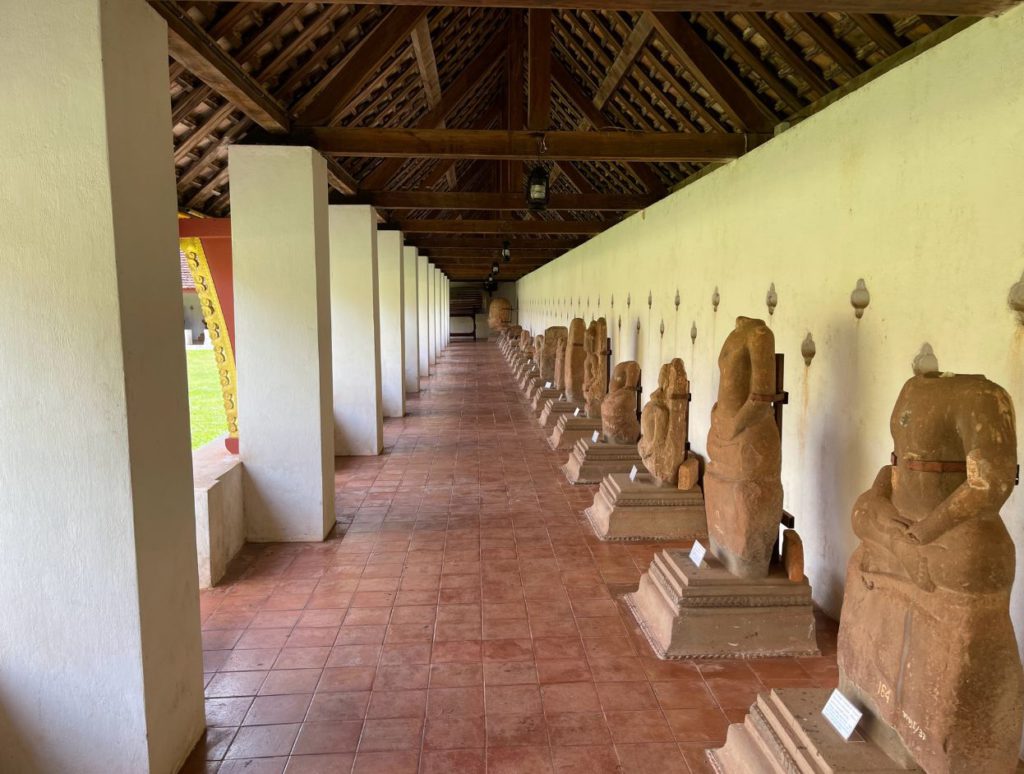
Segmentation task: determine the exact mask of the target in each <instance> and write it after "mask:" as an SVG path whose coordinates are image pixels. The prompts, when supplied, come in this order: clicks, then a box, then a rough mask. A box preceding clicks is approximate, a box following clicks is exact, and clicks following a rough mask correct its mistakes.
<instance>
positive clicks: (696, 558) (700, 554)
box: [690, 540, 708, 567]
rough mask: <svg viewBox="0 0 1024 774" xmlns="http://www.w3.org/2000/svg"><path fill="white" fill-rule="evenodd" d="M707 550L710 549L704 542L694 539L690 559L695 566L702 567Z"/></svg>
mask: <svg viewBox="0 0 1024 774" xmlns="http://www.w3.org/2000/svg"><path fill="white" fill-rule="evenodd" d="M707 552H708V550H707V549H706V548H705V547H704V544H703V543H701V542H700V541H699V540H694V541H693V546H692V547H691V548H690V561H691V562H693V566H694V567H700V565H701V563H702V562H703V561H704V555H705V554H706V553H707Z"/></svg>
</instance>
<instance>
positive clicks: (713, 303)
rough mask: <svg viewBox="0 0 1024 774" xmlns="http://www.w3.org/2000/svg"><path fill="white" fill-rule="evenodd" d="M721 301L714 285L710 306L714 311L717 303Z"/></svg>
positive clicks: (716, 308) (716, 309)
mask: <svg viewBox="0 0 1024 774" xmlns="http://www.w3.org/2000/svg"><path fill="white" fill-rule="evenodd" d="M721 301H722V296H721V295H719V293H718V286H717V285H715V292H714V293H712V294H711V308H712V310H714V311H716V312H717V311H718V305H719V303H721Z"/></svg>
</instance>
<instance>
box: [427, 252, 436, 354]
mask: <svg viewBox="0 0 1024 774" xmlns="http://www.w3.org/2000/svg"><path fill="white" fill-rule="evenodd" d="M427 310H428V311H427V336H428V339H427V341H428V347H429V349H428V350H427V354H428V356H429V357H430V365H431V366H434V365H437V270H436V268H435V267H434V265H433V264H430V265H429V266H427Z"/></svg>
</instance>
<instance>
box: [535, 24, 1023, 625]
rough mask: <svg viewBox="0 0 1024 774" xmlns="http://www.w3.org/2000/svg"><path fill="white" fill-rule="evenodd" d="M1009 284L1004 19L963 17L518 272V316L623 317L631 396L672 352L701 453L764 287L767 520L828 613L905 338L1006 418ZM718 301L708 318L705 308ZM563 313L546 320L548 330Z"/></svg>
mask: <svg viewBox="0 0 1024 774" xmlns="http://www.w3.org/2000/svg"><path fill="white" fill-rule="evenodd" d="M1022 270H1024V8H1018V9H1017V10H1015V11H1013V12H1011V13H1008V14H1006V15H1005V16H1003V17H1001V18H998V19H989V20H985V21H981V22H979V23H978V24H976V25H974V26H972V27H970V28H969V29H967V30H966V31H964V32H962V33H960V34H958V35H956V36H954V37H953V38H951V39H950V40H949V41H947V42H945V43H943V44H941V45H939V46H937V47H936V48H934V49H932V50H930V51H928V52H926V53H925V54H923V55H921V56H919V57H917V58H916V59H914V60H912V61H910V62H908V63H907V64H905V65H903V66H901V67H899V68H896V69H895V70H893V71H892V72H890V73H888V74H887V75H885V76H883V77H881V78H879V79H878V80H876V81H874V82H872V83H871V84H869V85H867V86H865V87H864V88H862V89H860V90H859V91H856V92H854V93H853V94H851V95H850V96H848V97H846V98H845V99H842V100H840V101H839V102H837V103H836V104H835V105H833V106H831V107H829V108H827V109H826V110H824V111H822V112H821V113H819V114H818V115H816V116H814V117H813V118H811V119H809V120H807V121H805V122H804V123H802V124H800V125H798V126H796V127H795V128H793V129H791V130H789V131H788V132H786V133H784V134H782V135H781V136H779V137H777V138H776V139H774V140H772V141H771V142H769V143H767V144H766V145H764V146H762V147H761V148H758V149H757V150H755V151H754V152H752V153H750V154H748V155H747V156H745V157H743V158H742V159H740V160H738V161H736V162H734V163H732V164H730V165H728V166H726V167H723V168H722V169H720V170H718V171H716V172H714V173H712V174H710V175H709V176H708V177H706V178H705V179H703V180H701V181H699V182H697V183H695V184H693V185H691V186H689V187H687V188H685V189H683V190H682V191H679V192H678V193H676V194H674V195H672V196H669V197H668V198H667V199H665V200H664V201H661V202H659V203H657V204H656V205H654V206H652V207H651V208H650V209H648V210H646V211H645V212H641V213H638V214H636V215H634V216H633V217H631V218H629V219H628V220H626V221H625V222H623V223H622V224H620V225H618V226H616V227H615V228H612V229H610V230H608V231H607V232H605V233H604V234H601V235H600V236H598V237H595V238H594V239H592V240H591V241H590V242H588V243H587V244H585V245H583V246H582V247H579V248H577V249H575V250H573V251H572V252H571V253H569V254H567V255H565V256H563V257H562V258H560V259H558V260H557V261H554V262H553V263H551V264H548V265H547V266H544V267H543V268H541V269H539V270H537V271H535V272H533V273H532V274H530V275H528V276H527V277H525V278H523V279H522V280H521V281H520V282H519V288H518V292H519V299H520V300H519V308H520V320H521V321H522V324H523V325H524V326H526V327H530V328H533V329H539V328H542V327H544V326H545V325H548V324H552V323H554V322H555V321H556V317H557V316H556V317H552V316H551V315H550V314H549V315H546V316H545V315H544V314H542V313H541V311H540V310H541V309H542V307H543V306H544V304H545V303H546V302H549V301H550V300H552V299H557V298H566V297H568V296H569V294H570V292H571V293H572V295H573V296H574V297H575V298H581V299H582V312H583V314H584V316H585V317H587V318H588V319H589V317H590V315H591V314H592V313H594V312H596V311H600V312H601V313H603V314H605V315H607V316H608V317H609V322H610V326H609V327H610V330H613V331H614V330H616V325H617V322H618V317H619V315H622V331H623V333H625V332H626V331H627V330H634V329H635V324H636V321H637V318H639V320H640V322H641V332H640V336H639V339H640V341H639V356H640V357H639V359H640V360H641V364H642V366H643V369H644V384H645V387H646V388H647V390H648V391H649V390H650V389H651V387H652V386H653V385H654V382H655V379H656V376H657V369H658V366H659V364H660V363H661V362H663V361H665V360H667V359H669V358H671V357H673V356H680V357H682V358H683V359H684V361H685V362H686V366H687V369H688V370H689V372H690V375H691V379H692V380H693V385H692V391H693V395H694V400H693V404H692V414H691V425H690V440H691V442H692V444H693V447H694V449H696V450H697V451H703V450H704V448H705V439H706V436H707V431H708V423H709V413H710V410H711V405H712V403H713V401H714V396H715V391H716V389H717V379H718V373H717V368H716V360H717V356H718V351H719V348H720V347H721V344H722V341H723V339H724V338H725V336H726V335H727V334H728V332H729V330H730V329H731V327H732V323H733V320H734V319H735V317H736V316H737V315H741V314H742V315H748V316H755V317H765V318H767V309H766V307H765V294H766V292H767V290H768V286H769V284H770V283H771V282H774V283H775V286H776V288H777V291H778V297H779V306H778V309H777V310H776V312H775V315H774V319H773V320H772V321H771V325H772V327H773V329H774V331H775V336H776V342H777V349H778V351H780V352H785V353H786V361H787V369H786V370H787V387H788V389H789V391H790V405H789V406H788V407H787V409H786V418H785V427H784V439H783V446H784V448H783V481H784V484H785V488H786V500H785V507H786V509H787V510H789V511H790V512H792V513H794V514H796V516H797V521H798V526H799V530H800V532H801V534H802V536H803V539H804V543H805V546H806V553H807V563H808V571H809V575H810V578H811V581H812V583H813V584H814V593H815V598H816V599H817V600H818V601H819V603H821V604H822V605H823V606H824V607H825V609H826V610H828V611H830V612H831V613H832V614H836V613H838V609H839V606H840V602H841V599H842V583H843V576H844V572H845V566H846V561H847V558H848V557H849V555H850V553H851V552H852V550H853V548H854V546H855V542H854V538H853V535H852V533H851V530H850V526H849V523H850V509H851V506H852V505H853V502H854V500H855V498H856V497H857V495H858V494H859V493H860V492H862V491H863V490H865V489H866V488H867V487H868V486H869V485H870V483H871V481H872V479H873V478H874V475H875V473H876V472H877V470H878V468H879V467H880V466H881V465H884V464H886V462H887V461H888V458H889V452H890V449H891V439H890V436H889V428H888V423H889V414H890V412H891V410H892V404H893V401H894V400H895V398H896V395H897V393H898V392H899V389H900V386H901V385H902V383H903V381H904V380H906V379H907V378H908V377H909V376H910V375H911V372H910V362H911V360H912V358H913V357H914V355H915V353H916V352H917V351H918V349H919V348H920V346H921V344H922V342H925V341H927V342H930V343H931V344H932V345H933V346H934V347H935V351H936V354H937V355H938V358H939V363H940V366H941V367H942V368H943V369H944V370H951V371H960V372H967V373H984V374H986V375H988V376H989V377H990V378H991V379H994V380H995V381H997V382H999V383H1000V384H1002V385H1003V386H1005V387H1006V388H1007V389H1008V390H1009V391H1010V392H1011V394H1012V395H1013V396H1014V399H1015V401H1016V403H1017V405H1018V406H1024V361H1022V358H1024V331H1022V329H1021V327H1020V326H1019V325H1017V324H1016V323H1015V321H1014V318H1013V316H1012V315H1011V313H1010V311H1009V310H1008V307H1007V303H1006V297H1007V292H1008V290H1009V288H1010V286H1011V285H1012V284H1013V283H1014V282H1016V281H1017V280H1018V278H1019V277H1020V276H1021V271H1022ZM859 277H863V278H864V279H865V280H866V281H867V285H868V288H869V290H870V292H871V306H870V307H869V308H868V310H867V312H866V314H865V316H864V319H863V320H861V321H859V322H858V321H857V320H856V319H855V318H854V314H853V309H852V308H851V306H850V303H849V296H850V292H851V291H852V290H853V288H854V285H855V283H856V281H857V279H858V278H859ZM716 286H717V287H718V288H719V291H720V293H721V306H720V307H719V310H718V313H717V314H714V313H713V312H712V306H711V295H712V292H713V290H714V288H715V287H716ZM677 289H678V290H679V294H680V297H681V305H680V308H679V311H678V313H677V312H676V310H675V308H674V306H673V297H674V296H675V293H676V290H677ZM649 291H650V292H651V293H652V294H653V302H654V303H653V308H652V310H651V311H650V312H649V311H648V308H647V295H648V292H649ZM613 293H614V296H615V308H614V314H613V310H612V309H611V307H610V301H611V298H610V297H611V295H612V294H613ZM627 293H629V294H631V295H632V306H631V307H630V309H629V310H628V312H627V308H626V304H625V301H626V297H627ZM598 296H600V303H601V305H600V309H599V310H598V308H597V299H598ZM588 299H589V303H590V306H589V307H588V306H587V302H588ZM574 301H575V299H574ZM556 308H557V307H556ZM578 308H579V307H577V309H578ZM566 309H567V307H566V306H565V305H563V306H561V307H560V310H561V312H562V314H561V317H557V319H558V320H559V321H560V322H561V323H562V324H565V319H566V314H565V311H566ZM570 311H571V310H570ZM662 320H664V322H665V335H664V339H663V340H661V339H660V336H659V326H660V323H661V321H662ZM692 322H695V323H696V326H697V339H696V346H695V347H694V346H692V345H691V342H690V335H689V331H690V326H691V323H692ZM612 323H614V324H612ZM808 332H811V333H812V334H813V336H814V340H815V341H816V343H817V349H818V354H817V357H816V359H815V360H814V362H813V364H812V365H811V367H810V368H809V369H808V368H805V367H804V364H803V360H802V359H801V357H800V343H801V341H802V340H803V338H804V336H805V335H806V334H807V333H808ZM613 346H616V349H617V352H618V354H619V355H620V357H621V356H624V355H625V354H626V353H627V352H628V351H629V346H628V342H627V341H625V336H622V337H621V340H620V338H619V337H618V336H616V335H613ZM1021 436H1022V437H1024V429H1022V431H1021ZM1022 506H1024V498H1022V497H1021V496H1020V493H1019V492H1018V493H1017V494H1015V496H1014V498H1013V499H1012V500H1011V501H1010V503H1009V504H1008V505H1007V506H1006V508H1005V509H1004V511H1003V515H1004V518H1005V520H1006V522H1007V524H1008V526H1009V528H1010V530H1011V532H1012V533H1013V535H1014V538H1015V540H1016V541H1017V544H1018V561H1019V562H1020V561H1021V560H1022V558H1024V550H1022V549H1024V513H1022ZM1022 574H1024V573H1018V575H1022ZM1020 587H1021V584H1020V582H1018V587H1017V592H1018V593H1017V595H1016V598H1015V603H1014V614H1015V619H1016V623H1017V626H1018V631H1020V630H1021V626H1022V625H1024V599H1022V597H1021V594H1020V590H1021V589H1020Z"/></svg>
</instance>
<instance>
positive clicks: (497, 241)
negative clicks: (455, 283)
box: [407, 234, 586, 250]
mask: <svg viewBox="0 0 1024 774" xmlns="http://www.w3.org/2000/svg"><path fill="white" fill-rule="evenodd" d="M407 241H415V243H416V245H417V246H419V247H423V248H431V247H434V248H454V247H470V248H476V249H500V248H501V247H503V246H504V243H505V242H508V246H509V249H511V250H517V249H520V248H528V249H534V248H538V249H542V248H548V249H553V250H554V249H562V250H570V249H572V248H573V247H577V246H579V245H581V244H583V243H584V242H585V241H586V239H585V238H583V237H551V238H548V237H545V238H529V237H521V236H520V237H515V236H513V237H505V236H488V235H486V234H480V235H477V236H471V235H462V236H453V235H446V234H436V235H434V236H417V237H416V238H415V240H407Z"/></svg>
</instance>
